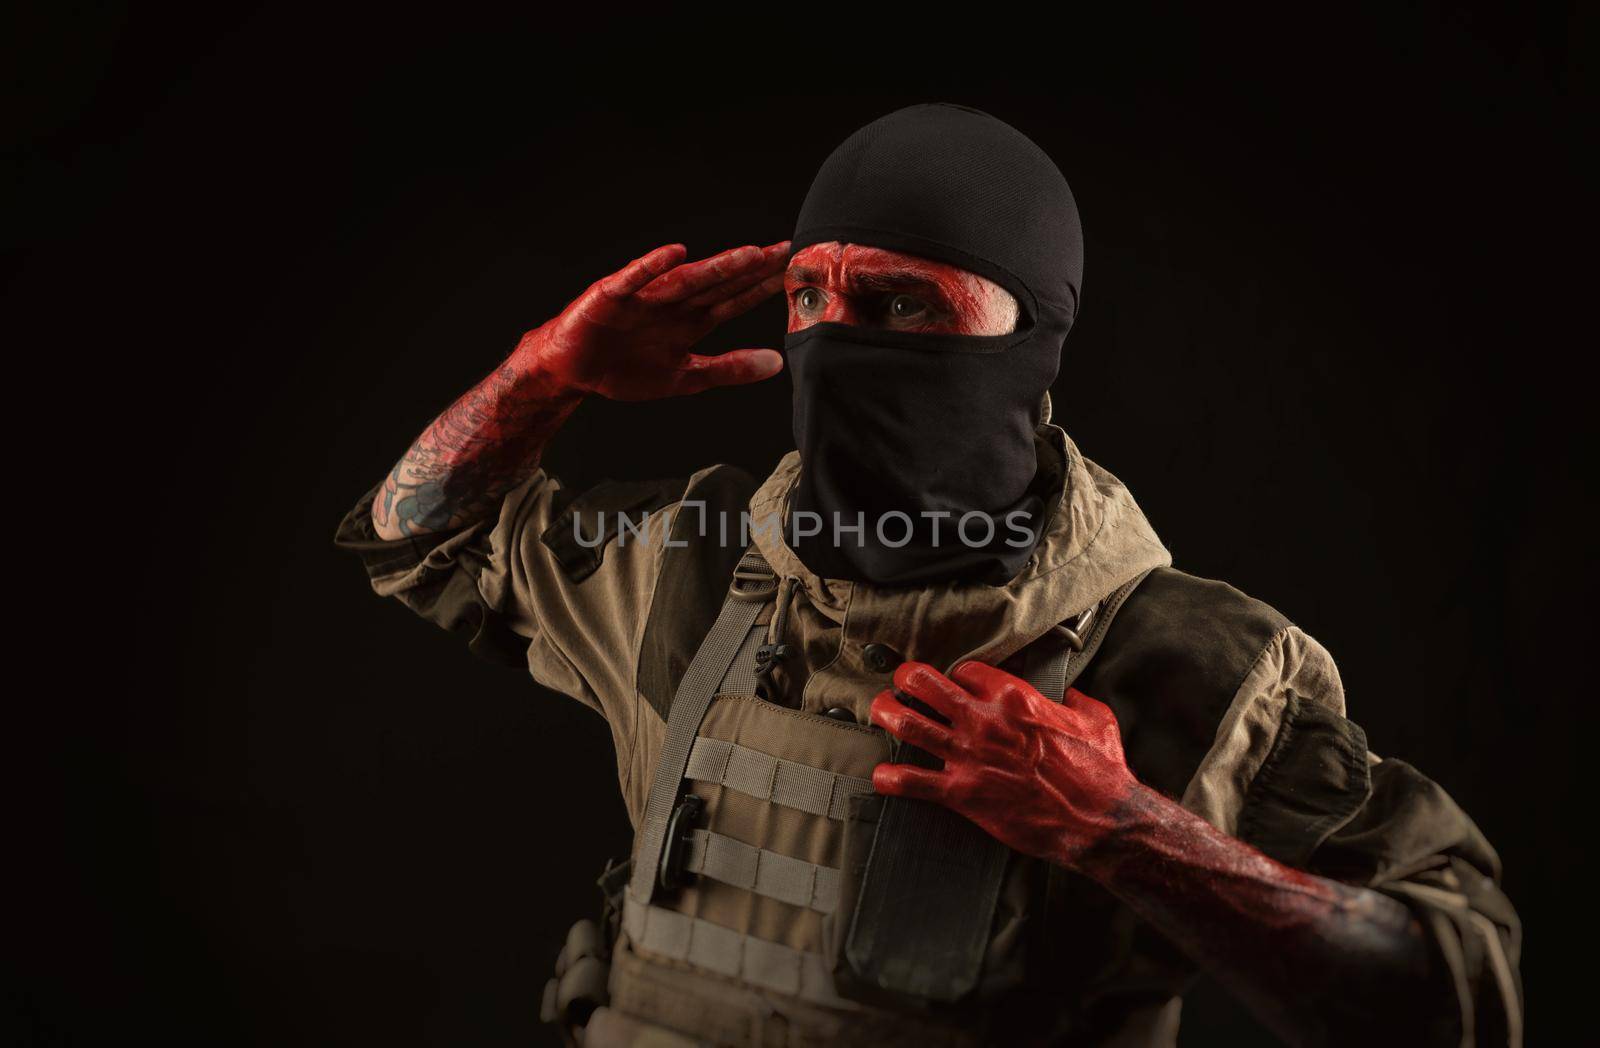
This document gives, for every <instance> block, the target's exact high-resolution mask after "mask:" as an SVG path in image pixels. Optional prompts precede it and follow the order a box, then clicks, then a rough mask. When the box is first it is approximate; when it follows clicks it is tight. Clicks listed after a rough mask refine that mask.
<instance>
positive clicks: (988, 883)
mask: <svg viewBox="0 0 1600 1048" xmlns="http://www.w3.org/2000/svg"><path fill="white" fill-rule="evenodd" d="M1143 579H1144V575H1142V574H1141V575H1139V576H1138V577H1136V578H1134V579H1132V580H1130V581H1129V582H1127V583H1126V584H1124V585H1123V586H1121V587H1120V588H1118V589H1117V590H1116V591H1114V592H1113V593H1112V594H1111V595H1110V596H1108V597H1107V598H1106V599H1105V600H1103V601H1101V602H1100V605H1099V607H1098V609H1097V610H1094V611H1092V612H1091V615H1092V618H1090V619H1089V620H1088V621H1085V619H1084V618H1080V619H1079V620H1078V622H1077V624H1076V626H1077V628H1076V629H1073V630H1067V631H1066V632H1067V636H1066V638H1065V640H1064V642H1063V643H1061V644H1059V645H1057V646H1055V647H1054V648H1053V649H1052V650H1048V651H1046V652H1045V653H1044V655H1043V657H1042V658H1041V659H1040V660H1039V662H1038V664H1037V665H1036V666H1034V667H1033V668H1031V669H1030V670H1029V672H1028V673H1027V680H1028V683H1030V684H1032V685H1033V686H1034V687H1035V688H1037V689H1038V690H1039V691H1040V692H1041V693H1042V694H1044V695H1045V696H1047V697H1048V698H1050V699H1052V700H1054V701H1056V702H1060V701H1061V700H1062V699H1063V698H1064V697H1065V695H1066V690H1067V688H1068V687H1069V686H1070V685H1071V683H1072V681H1074V680H1076V679H1077V677H1078V674H1080V673H1081V672H1082V671H1083V668H1084V667H1085V666H1087V665H1088V663H1089V660H1090V659H1092V658H1093V657H1094V653H1095V651H1096V650H1097V649H1098V648H1099V646H1100V642H1101V640H1103V639H1104V637H1105V634H1106V630H1107V629H1108V628H1109V627H1110V625H1111V620H1112V619H1113V618H1114V617H1115V616H1116V614H1117V610H1118V609H1119V608H1121V606H1122V602H1123V601H1124V600H1126V599H1127V597H1128V594H1130V593H1132V592H1133V590H1134V587H1136V586H1138V585H1139V583H1140V582H1141V581H1143ZM1084 630H1087V635H1083V632H1082V631H1084ZM895 759H896V760H899V761H903V762H907V763H915V764H922V765H924V766H935V761H936V759H935V758H933V757H932V756H931V755H929V754H927V753H924V752H923V751H921V750H918V749H915V748H913V747H902V748H900V750H899V751H898V753H897V754H896V758H895ZM1010 857H1011V849H1009V848H1008V847H1006V846H1005V845H1004V844H1002V843H1000V842H999V841H998V840H996V839H995V838H993V837H991V836H989V835H988V834H987V833H985V832H984V831H983V830H982V829H980V828H979V827H978V826H977V824H975V823H973V822H970V821H968V820H967V819H966V818H964V817H962V816H961V815H958V814H956V813H955V812H953V811H951V810H950V809H948V808H945V807H943V806H941V805H938V804H933V803H931V802H928V801H917V800H908V799H905V798H899V797H891V798H887V799H886V800H885V801H884V804H883V814H882V816H881V817H880V819H879V821H878V827H877V832H876V834H875V836H874V837H873V841H872V850H871V851H870V852H869V853H868V855H867V866H866V869H865V871H864V872H863V873H862V879H861V885H860V888H859V890H858V892H857V895H856V907H855V912H854V914H853V915H852V918H851V924H850V930H849V933H848V936H847V938H846V942H845V960H846V962H847V964H848V965H849V968H850V972H851V974H852V975H853V976H854V977H855V978H857V979H860V980H862V981H864V982H865V983H867V984H868V985H869V986H871V987H873V988H874V989H876V990H880V991H888V992H890V993H895V994H904V995H908V996H911V997H917V998H925V999H932V1000H937V1001H955V1000H959V999H960V998H962V997H965V996H966V995H968V994H969V993H971V992H972V991H973V990H974V989H976V988H977V986H978V982H979V979H980V977H981V975H982V969H983V958H984V954H985V952H986V949H987V947H988V942H989V931H990V928H991V926H992V924H993V921H994V911H995V906H996V904H997V903H998V901H999V898H1000V888H1001V884H1002V882H1003V881H1004V879H1005V871H1006V864H1007V862H1008V861H1009V859H1010Z"/></svg>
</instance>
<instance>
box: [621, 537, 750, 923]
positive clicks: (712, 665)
mask: <svg viewBox="0 0 1600 1048" xmlns="http://www.w3.org/2000/svg"><path fill="white" fill-rule="evenodd" d="M776 590H777V585H776V583H775V582H774V579H773V574H772V569H771V568H770V567H768V566H767V562H766V561H765V560H763V559H762V557H761V554H760V553H758V552H756V551H755V550H750V551H748V552H746V553H745V555H744V556H743V557H741V558H740V559H739V566H738V567H737V568H735V569H734V572H733V583H732V585H730V586H729V588H728V597H727V599H726V600H724V601H723V604H722V611H721V612H719V613H718V615H717V620H716V622H715V623H713V624H712V626H711V632H710V633H708V634H706V638H705V640H704V641H703V642H702V643H701V645H700V650H699V651H697V652H696V653H695V657H694V661H693V662H691V663H690V664H689V669H688V671H687V672H686V673H685V674H684V675H683V679H682V680H681V681H680V682H679V684H678V690H677V693H676V694H675V695H674V696H673V699H672V710H671V713H670V714H669V716H668V718H667V732H666V737H665V738H664V739H663V740H662V744H661V756H660V758H659V759H658V760H657V762H656V772H655V777H654V778H653V779H652V780H651V782H650V796H649V798H648V800H646V801H645V809H644V819H643V820H642V821H641V823H640V826H639V836H640V840H639V853H638V855H637V856H635V857H634V862H633V880H632V882H631V883H630V885H629V888H628V891H629V894H630V895H631V896H632V897H633V898H634V899H637V900H638V901H640V902H643V903H648V902H649V901H650V899H651V898H652V897H653V896H654V894H655V890H656V876H657V874H658V872H659V871H660V868H661V850H662V847H663V846H664V845H665V843H666V832H667V822H668V820H669V819H670V818H671V817H672V809H673V807H674V806H675V805H676V804H677V800H678V791H679V787H680V786H681V785H682V783H683V778H684V772H685V771H686V770H687V768H688V764H689V754H690V750H691V749H692V748H693V746H694V743H695V735H696V734H697V733H698V732H699V730H700V722H701V721H702V720H703V719H704V718H705V715H706V710H708V709H709V708H710V707H711V701H712V699H713V698H715V697H716V693H717V687H718V685H719V684H721V683H722V680H723V676H724V675H725V674H726V673H727V670H728V667H729V666H730V665H731V664H732V663H733V661H734V659H735V658H736V657H737V656H738V654H739V652H740V650H741V649H742V648H743V647H744V646H745V642H746V640H747V639H748V638H749V636H750V634H751V632H752V627H754V626H755V621H756V618H757V616H759V615H760V613H761V609H762V607H763V606H764V605H765V603H766V601H767V599H768V598H770V597H771V596H772V595H773V594H774V593H775V592H776Z"/></svg>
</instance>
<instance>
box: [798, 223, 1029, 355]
mask: <svg viewBox="0 0 1600 1048" xmlns="http://www.w3.org/2000/svg"><path fill="white" fill-rule="evenodd" d="M784 292H785V294H786V296H787V298H788V302H789V331H790V333H791V334H792V333H793V332H796V331H800V330H803V329H805V328H808V327H810V326H811V325H812V324H815V323H818V322H819V321H832V322H834V323H838V324H853V325H856V326H858V327H876V328H885V329H888V330H892V331H914V332H922V333H926V334H947V335H1004V334H1006V333H1008V332H1010V331H1013V330H1015V329H1016V325H1017V300H1016V298H1015V297H1013V296H1012V294H1011V293H1010V292H1009V291H1007V290H1006V289H1005V288H1002V287H1001V286H1000V285H998V284H996V283H994V282H993V281H991V280H988V279H986V278H984V277H980V276H978V275H977V274H975V273H969V272H967V271H966V270H964V269H961V268H959V267H957V266H952V265H949V264H948V263H945V262H934V261H931V260H929V259H926V258H918V257H916V256H914V255H906V254H901V253H900V252H898V251H889V250H887V249H885V248H877V247H866V246H864V245H861V244H841V243H839V242H837V241H828V242H826V243H822V244H812V245H811V246H810V247H807V248H803V249H801V250H800V251H797V252H796V253H795V256H794V257H793V258H792V259H790V260H789V268H788V271H787V272H786V273H785V274H784Z"/></svg>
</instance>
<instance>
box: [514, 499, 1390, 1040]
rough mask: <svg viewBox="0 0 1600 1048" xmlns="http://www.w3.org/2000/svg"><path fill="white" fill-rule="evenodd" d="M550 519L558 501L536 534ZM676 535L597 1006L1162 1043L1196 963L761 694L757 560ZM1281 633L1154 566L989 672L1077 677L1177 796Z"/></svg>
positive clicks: (1231, 599) (696, 1016) (873, 743)
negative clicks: (632, 831)
mask: <svg viewBox="0 0 1600 1048" xmlns="http://www.w3.org/2000/svg"><path fill="white" fill-rule="evenodd" d="M751 487H753V482H750V481H749V480H748V478H746V477H745V476H744V475H743V474H741V473H739V472H738V471H736V470H729V469H719V470H716V471H713V472H712V473H711V474H709V475H707V476H705V477H704V478H702V481H701V482H700V484H698V485H697V486H696V488H695V489H693V490H692V491H691V492H690V493H689V495H690V497H694V498H699V499H704V500H706V501H707V502H708V504H710V505H711V506H712V507H713V508H716V507H718V506H725V507H732V508H733V509H734V511H735V512H737V510H738V509H739V508H742V507H743V505H744V504H745V502H746V500H747V499H748V496H749V491H750V489H751ZM583 508H584V507H582V506H577V507H574V509H575V510H578V511H581V510H582V509H583ZM564 522H565V523H564ZM566 534H571V529H570V522H569V521H567V518H565V517H563V518H561V519H558V520H557V521H556V522H555V524H553V525H552V526H551V528H550V529H549V531H548V532H547V537H546V541H547V542H548V543H551V544H552V548H555V545H554V544H555V543H557V542H560V541H562V538H561V537H562V536H563V535H566ZM672 538H673V540H674V541H675V542H682V543H683V544H684V548H682V549H678V550H675V551H674V555H673V556H670V557H669V558H668V560H667V561H666V563H665V564H664V566H663V569H662V573H661V576H660V578H659V579H658V583H657V595H656V601H655V603H654V604H653V605H652V609H651V612H650V615H649V619H648V621H647V624H646V632H645V637H644V642H643V647H642V656H641V661H640V665H639V668H638V674H639V689H640V691H641V693H642V694H643V695H644V697H645V698H646V700H647V701H648V702H649V703H650V705H651V706H652V707H653V708H654V709H655V710H656V711H657V712H658V713H660V714H661V715H662V716H663V718H664V719H665V720H666V723H667V731H666V735H665V738H664V741H663V744H662V748H661V751H660V754H659V758H658V761H657V767H656V773H655V777H654V780H653V783H652V787H651V791H650V794H649V798H648V801H647V804H646V809H645V812H644V816H643V818H642V819H641V821H640V824H639V826H638V827H637V834H636V838H635V844H634V850H633V856H632V865H631V871H630V872H629V874H628V879H627V884H626V887H625V888H624V889H623V890H622V892H621V893H620V894H621V899H620V907H619V908H620V922H619V923H620V936H619V938H618V941H617V942H616V944H615V948H614V950H613V951H612V965H611V971H610V977H609V979H610V983H609V997H610V1001H609V1007H610V1008H613V1009H616V1010H618V1011H620V1012H621V1013H623V1014H625V1015H627V1016H630V1017H632V1018H634V1019H637V1020H639V1021H642V1022H644V1023H647V1024H651V1025H655V1026H661V1027H666V1028H668V1029H672V1030H676V1031H679V1032H682V1033H685V1034H687V1035H689V1036H690V1037H692V1038H695V1039H698V1040H704V1041H710V1042H713V1043H718V1044H741V1045H742V1044H760V1045H766V1044H781V1045H788V1046H805V1045H825V1044H826V1045H846V1046H849V1045H857V1044H859V1045H868V1044H871V1045H897V1044H916V1045H918V1046H936V1045H972V1044H988V1043H1023V1042H1027V1041H1037V1040H1053V1039H1056V1038H1058V1037H1060V1036H1062V1035H1063V1034H1066V1033H1068V1032H1070V1034H1071V1035H1072V1036H1073V1037H1074V1038H1083V1039H1084V1040H1085V1041H1086V1042H1088V1043H1096V1042H1098V1041H1101V1040H1104V1039H1105V1038H1107V1037H1110V1036H1112V1035H1113V1034H1121V1035H1122V1036H1130V1035H1131V1036H1132V1038H1133V1039H1132V1040H1131V1041H1130V1042H1129V1043H1145V1042H1150V1043H1163V1042H1166V1041H1168V1040H1169V1039H1170V1035H1171V1030H1170V1029H1169V1030H1167V1032H1165V1033H1164V1032H1163V1029H1164V1028H1169V1027H1170V1028H1171V1029H1175V1024H1176V1016H1177V1004H1176V998H1177V995H1178V994H1180V993H1181V992H1182V990H1183V989H1184V987H1185V986H1186V985H1187V984H1188V983H1189V981H1190V980H1191V979H1192V977H1193V974H1194V970H1193V968H1192V966H1191V965H1190V964H1189V962H1188V961H1187V960H1185V959H1184V958H1183V957H1182V956H1181V955H1180V954H1179V953H1178V952H1177V951H1176V949H1175V948H1174V947H1172V946H1171V945H1170V944H1169V943H1167V942H1166V941H1165V939H1164V938H1162V937H1161V936H1159V935H1158V934H1156V933H1155V932H1154V931H1153V930H1152V929H1150V928H1148V927H1147V926H1144V925H1143V924H1141V923H1140V922H1139V921H1138V920H1137V919H1135V918H1134V916H1133V914H1132V913H1131V911H1128V910H1127V909H1126V908H1125V907H1124V906H1122V905H1121V904H1120V903H1119V902H1117V901H1116V900H1115V899H1114V898H1113V897H1112V896H1111V895H1110V894H1109V893H1107V892H1106V891H1105V890H1104V889H1102V888H1100V887H1099V886H1098V885H1096V884H1094V883H1093V882H1091V881H1089V880H1088V879H1087V878H1084V877H1082V876H1079V875H1076V874H1073V873H1070V872H1068V871H1063V870H1059V869H1055V868H1053V867H1050V866H1048V865H1047V864H1045V863H1042V862H1039V861H1037V860H1033V859H1029V858H1026V857H1024V856H1021V855H1018V854H1016V853H1012V852H1010V851H1009V850H1007V849H1005V848H1004V847H1003V846H1001V845H999V844H998V842H995V841H993V839H992V838H989V837H987V835H985V834H983V833H982V832H981V831H979V830H977V828H976V827H975V826H973V825H972V824H970V823H967V822H966V821H965V820H963V819H961V818H960V817H959V816H955V815H954V814H953V813H951V812H948V811H946V810H944V809H942V808H938V807H937V806H934V805H929V804H926V803H924V802H911V801H904V800H900V799H893V800H889V799H885V798H882V797H879V796H877V795H876V794H875V793H874V792H873V790H872V786H871V775H872V770H873V768H874V767H875V766H876V765H877V764H878V763H880V762H882V761H884V760H886V759H891V757H892V758H893V759H897V760H908V759H910V760H916V759H918V754H916V753H915V752H912V753H895V752H894V750H893V748H892V746H891V743H892V740H891V739H890V738H889V737H888V736H887V735H886V734H885V733H883V732H881V731H879V730H878V729H876V728H873V727H870V726H864V725H858V724H854V723H846V722H841V721H838V720H834V719H831V718H829V717H826V716H822V715H817V714H811V713H806V712H803V711H800V710H796V709H791V708H789V707H786V706H782V705H779V704H776V703H774V702H770V701H766V700H765V699H763V698H762V697H760V696H759V695H758V688H757V672H758V656H759V655H760V654H761V653H762V648H763V645H764V644H766V642H767V633H768V627H767V625H766V624H765V623H763V622H758V620H759V619H761V618H762V617H763V615H762V612H763V609H764V608H766V607H768V606H769V605H770V604H771V603H772V602H773V598H774V595H775V590H776V580H775V579H774V577H773V574H772V571H771V569H770V568H768V567H767V565H766V563H765V561H764V560H763V559H762V558H761V556H760V555H759V553H757V552H755V551H754V550H750V551H746V552H743V553H742V554H741V552H740V551H739V550H736V549H735V550H732V551H731V552H730V551H728V550H726V549H722V548H719V547H716V546H714V545H712V544H710V543H709V542H706V543H701V544H700V545H699V546H698V547H697V545H696V543H695V541H694V538H693V533H692V532H691V531H690V530H689V529H687V528H685V529H683V530H682V532H681V533H680V531H679V529H678V527H677V526H676V525H675V527H674V531H673V535H672ZM557 552H558V554H559V553H560V552H561V551H560V550H559V549H558V550H557ZM734 557H737V558H738V560H737V562H736V563H735V564H734V565H733V566H732V567H731V570H730V565H729V561H730V560H732V558H734ZM719 576H720V579H719ZM730 576H731V584H730V583H729V582H728V580H729V578H730ZM719 581H720V583H721V592H720V593H719V591H718V590H719ZM718 598H720V599H718ZM708 620H709V621H708ZM1286 625H1287V622H1286V620H1285V619H1284V618H1283V617H1282V616H1281V615H1279V614H1278V613H1277V612H1276V611H1274V610H1273V609H1271V608H1270V607H1268V606H1267V605H1265V604H1263V603H1261V602H1259V601H1255V600H1252V599H1250V598H1248V597H1246V596H1245V595H1243V594H1242V593H1239V591H1237V590H1235V589H1233V588H1232V587H1229V586H1227V585H1225V584H1223V583H1219V582H1212V581H1209V580H1204V579H1197V578H1194V577H1193V576H1189V575H1185V574H1183V573H1182V572H1178V571H1174V570H1172V569H1169V568H1158V569H1156V570H1155V571H1154V572H1151V573H1149V575H1148V576H1145V577H1142V578H1141V579H1136V580H1134V581H1133V582H1132V583H1130V584H1128V585H1126V586H1124V587H1122V588H1121V589H1120V590H1118V591H1117V592H1116V593H1113V594H1112V595H1111V596H1109V597H1108V598H1107V599H1106V600H1104V601H1102V603H1101V604H1100V605H1099V606H1098V608H1097V609H1093V613H1092V615H1089V616H1086V617H1084V618H1081V619H1079V620H1076V621H1073V622H1070V623H1065V624H1064V626H1065V627H1066V628H1064V629H1059V630H1056V631H1052V633H1051V634H1048V635H1046V636H1045V637H1043V638H1039V639H1038V640H1036V641H1035V642H1034V643H1032V644H1030V645H1029V646H1028V647H1026V648H1024V649H1023V651H1022V652H1020V653H1019V654H1018V656H1016V657H1015V658H1014V659H1013V660H1008V662H1007V663H1006V664H1005V666H1006V668H1007V669H1009V670H1011V671H1012V672H1015V673H1018V674H1019V675H1021V676H1024V677H1025V678H1027V679H1029V680H1030V681H1032V682H1033V683H1034V684H1035V686H1036V687H1039V688H1040V690H1041V691H1043V692H1044V693H1045V694H1047V695H1048V696H1049V697H1050V698H1052V699H1056V700H1059V698H1060V695H1061V693H1062V691H1063V690H1064V688H1065V686H1066V684H1067V682H1068V681H1069V680H1070V679H1072V678H1076V679H1077V685H1076V686H1077V687H1079V688H1080V690H1082V691H1084V692H1086V693H1087V694H1090V695H1093V696H1095V697H1096V698H1098V699H1100V700H1101V701H1103V702H1106V703H1107V704H1108V705H1110V706H1111V707H1112V709H1113V711H1114V712H1115V713H1116V715H1117V718H1118V722H1119V724H1120V725H1121V728H1122V733H1123V741H1124V749H1125V753H1126V756H1127V759H1128V763H1129V766H1130V767H1131V768H1132V769H1133V771H1134V773H1135V774H1136V775H1137V776H1138V777H1139V779H1140V781H1141V782H1144V783H1145V784H1146V785H1149V786H1152V787H1154V788H1156V789H1159V790H1161V791H1162V792H1165V793H1167V794H1169V795H1171V796H1178V795H1180V794H1181V793H1182V792H1183V789H1184V787H1185V785H1186V784H1187V782H1188V781H1189V779H1190V778H1191V777H1192V775H1193V773H1194V771H1195V769H1196V768H1197V767H1198V765H1199V763H1200V761H1201V759H1202V758H1203V757H1204V756H1205V754H1206V752H1207V751H1208V750H1209V749H1210V747H1211V744H1212V741H1213V739H1214V737H1215V734H1216V729H1217V725H1218V724H1219V723H1220V721H1221V719H1222V716H1223V714H1224V713H1225V712H1226V710H1227V708H1228V706H1229V704H1230V703H1231V701H1232V699H1233V696H1234V695H1235V693H1236V692H1237V691H1238V689H1239V686H1240V684H1241V683H1242V682H1243V679H1244V677H1245V675H1246V673H1247V672H1248V671H1249V669H1250V666H1251V664H1252V662H1253V660H1254V659H1255V657H1256V656H1257V655H1258V654H1259V652H1260V651H1261V650H1262V649H1263V648H1264V647H1265V646H1266V644H1267V643H1268V642H1269V641H1270V640H1271V638H1272V637H1273V635H1274V634H1275V633H1276V632H1277V631H1279V630H1281V629H1283V628H1284V627H1285V626H1286ZM1097 650H1098V652H1099V654H1098V655H1097ZM1307 716H1308V718H1309V717H1314V712H1313V711H1308V713H1307ZM1285 734H1286V737H1285V739H1283V740H1280V741H1282V742H1284V744H1286V745H1287V744H1288V743H1289V740H1288V738H1287V733H1285ZM1313 734H1314V733H1313V732H1310V731H1307V732H1301V733H1298V735H1297V737H1298V738H1300V739H1301V740H1302V743H1303V744H1307V745H1309V744H1310V741H1309V740H1310V739H1311V737H1312V735H1313ZM1363 756H1364V753H1363ZM1270 763H1271V761H1270V759H1269V764H1270ZM1267 786H1268V787H1269V788H1270V783H1268V784H1267ZM1256 822H1258V823H1259V824H1260V825H1259V826H1258V827H1257V829H1256V831H1255V832H1254V833H1253V834H1252V836H1254V837H1256V838H1257V839H1256V840H1255V841H1253V842H1252V843H1257V844H1258V846H1263V847H1264V849H1265V850H1268V852H1269V854H1276V857H1279V858H1283V859H1285V860H1287V861H1293V860H1294V859H1295V858H1297V857H1300V856H1296V855H1294V854H1292V853H1293V851H1294V849H1295V848H1297V847H1299V846H1300V842H1299V839H1298V838H1297V837H1296V835H1295V831H1294V829H1293V827H1288V828H1285V827H1281V826H1278V827H1275V825H1274V823H1273V821H1272V819H1271V817H1270V816H1264V817H1263V818H1261V819H1258V820H1256ZM963 827H964V828H963ZM1275 829H1276V830H1279V831H1281V832H1280V834H1279V835H1280V837H1281V838H1282V840H1281V841H1275V840H1274V838H1273V833H1274V831H1275Z"/></svg>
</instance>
